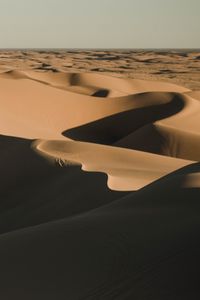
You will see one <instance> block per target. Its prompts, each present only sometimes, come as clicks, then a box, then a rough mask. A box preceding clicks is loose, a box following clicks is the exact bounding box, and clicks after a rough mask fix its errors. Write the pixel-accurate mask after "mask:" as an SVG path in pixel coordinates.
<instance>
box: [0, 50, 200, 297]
mask: <svg viewBox="0 0 200 300" xmlns="http://www.w3.org/2000/svg"><path fill="white" fill-rule="evenodd" d="M70 55H71V56H70ZM24 57H26V59H24ZM70 57H71V63H72V65H73V64H74V61H75V60H80V61H79V65H81V64H82V66H85V69H86V70H87V68H86V66H88V65H87V63H88V64H89V62H90V64H91V65H90V67H91V69H90V71H91V72H90V73H87V72H81V73H77V72H72V73H68V72H67V73H66V72H63V71H62V70H61V66H62V67H63V68H64V69H65V68H66V69H65V70H64V71H66V70H67V67H69V60H70ZM36 60H37V63H36ZM183 60H188V61H189V62H188V63H184V62H183ZM61 61H62V63H61ZM64 61H65V62H64ZM124 61H126V62H127V61H129V64H130V65H131V66H133V65H134V63H136V64H141V63H145V64H148V65H151V66H152V68H157V67H158V64H161V63H162V64H164V63H165V64H166V65H168V68H169V67H170V66H169V61H170V63H171V64H172V63H174V64H177V63H179V67H180V64H182V65H184V68H185V69H189V65H190V63H192V64H193V61H195V62H196V61H197V62H198V53H197V52H183V51H182V52H181V51H180V52H162V51H161V52H160V53H158V52H157V53H156V54H155V53H154V52H151V51H150V52H147V53H145V52H137V53H133V52H131V51H130V53H129V52H123V51H121V52H120V51H118V52H117V51H116V52H115V51H110V52H109V51H107V52H103V51H101V52H100V51H97V52H95V51H94V52H87V51H85V52H73V51H72V53H69V52H68V56H66V53H65V52H62V51H58V52H55V51H54V52H52V53H51V52H50V51H49V52H47V51H43V52H42V51H40V52H36V51H35V52H31V51H22V50H21V51H13V52H9V51H8V52H6V51H5V52H2V53H1V70H2V71H1V74H0V93H1V97H0V105H1V110H0V134H1V135H0V165H1V169H0V172H1V173H0V174H1V185H0V199H1V201H0V216H1V217H0V266H1V268H0V298H1V299H3V300H4V299H5V300H11V299H22V300H23V299H24V300H25V299H26V300H27V299H30V300H36V299H38V300H40V299H41V300H44V299H49V300H55V299H59V300H62V299H63V300H64V299H69V300H82V299H84V300H97V299H99V300H100V299H102V300H111V299H116V300H133V299H137V300H148V299H158V300H169V299H174V300H176V299H178V300H179V299H180V300H182V299H185V300H190V299H194V300H196V299H200V287H199V277H200V255H199V250H200V240H199V234H200V202H199V199H200V198H199V197H200V164H199V160H200V102H199V99H200V97H199V89H198V85H197V84H196V83H195V80H196V79H195V78H197V77H195V76H194V77H193V79H192V78H191V81H188V85H184V86H180V85H176V84H175V83H176V81H178V80H179V79H178V77H176V80H175V81H174V82H172V81H171V82H169V81H170V80H167V81H168V82H164V81H163V79H165V76H168V75H166V74H168V72H164V71H162V69H160V72H162V73H163V74H165V75H164V76H163V77H162V78H161V81H152V80H141V79H132V78H125V77H129V76H127V74H122V73H121V75H120V77H123V78H119V77H115V76H112V77H111V76H107V75H105V74H97V73H93V71H92V69H96V68H97V67H98V65H99V66H101V67H102V66H104V64H109V63H110V64H116V66H119V65H123V66H124V68H125V67H128V66H127V63H125V62H124ZM53 62H54V63H53ZM4 63H5V64H4ZM15 64H16V65H15ZM32 64H33V65H32ZM36 65H37V67H36ZM155 65H156V66H157V67H155ZM5 66H6V67H5ZM65 66H66V67H65ZM116 66H115V67H116ZM11 67H12V68H11ZM72 67H73V68H74V65H73V66H72ZM112 67H114V65H112ZM149 68H150V67H149ZM22 69H24V70H22ZM36 69H37V70H36ZM172 69H173V70H174V72H175V67H174V68H172ZM145 70H146V69H143V71H144V73H145V72H146V71H145ZM149 70H150V69H149ZM169 73H170V72H169ZM145 74H146V73H145ZM176 75H177V74H176ZM146 76H147V75H146ZM159 76H160V75H159ZM184 76H186V75H184ZM187 76H188V74H187ZM196 76H197V74H196ZM130 77H131V76H130ZM138 78H140V76H138ZM180 78H181V80H182V81H183V80H186V77H184V79H183V77H182V76H180ZM149 79H152V78H151V77H150V78H149ZM189 85H190V86H189ZM194 85H195V88H194V89H195V91H194V90H193V89H191V88H192V86H194Z"/></svg>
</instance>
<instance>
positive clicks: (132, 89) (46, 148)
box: [0, 70, 200, 191]
mask: <svg viewBox="0 0 200 300" xmlns="http://www.w3.org/2000/svg"><path fill="white" fill-rule="evenodd" d="M11 86H12V88H10V87H11ZM0 89H1V94H2V99H1V107H2V110H1V113H0V114H1V116H0V117H1V118H0V119H1V121H0V122H1V128H2V134H4V135H12V136H18V137H23V138H28V139H40V140H42V139H44V140H50V141H47V142H43V141H41V142H40V143H37V147H36V148H37V149H38V150H39V151H40V152H42V153H45V154H47V155H48V156H51V157H53V158H55V159H59V160H62V161H63V162H65V161H67V162H71V161H72V162H73V163H76V164H80V165H82V169H83V170H86V171H96V172H104V173H106V174H107V176H108V186H109V187H110V188H111V189H115V190H122V191H123V190H128V191H129V190H137V189H139V188H141V187H143V186H145V185H147V184H149V183H151V182H152V181H154V180H156V179H158V178H160V177H162V176H164V175H166V174H168V173H170V172H172V171H174V170H175V169H177V168H180V167H181V166H185V165H187V164H189V163H190V162H191V161H198V160H199V157H200V154H199V150H198V149H199V146H200V136H199V117H200V105H199V101H198V99H197V100H196V98H195V97H196V96H195V95H196V93H197V95H198V92H196V93H194V94H192V92H191V91H189V90H188V89H185V88H183V87H179V86H176V85H173V84H168V83H160V82H147V81H140V80H133V79H127V80H125V79H119V78H114V77H113V78H112V77H108V76H102V75H99V74H89V73H88V74H87V73H86V74H73V73H68V74H67V73H51V72H48V73H40V72H34V71H26V72H22V71H15V70H13V71H7V72H4V73H2V74H1V75H0ZM103 91H104V92H105V91H107V92H106V93H104V92H103ZM13 96H14V97H15V101H13ZM38 108H39V109H38ZM69 139H71V140H75V141H73V142H72V141H71V142H69ZM52 140H57V141H59V140H60V141H62V143H61V142H60V143H58V142H57V141H52ZM80 141H82V142H80ZM84 142H89V143H87V144H85V143H84ZM93 143H95V145H94V144H93ZM102 144H104V145H107V146H102ZM110 146H112V147H110ZM122 148H129V151H127V150H123V149H122ZM68 149H70V151H68ZM71 149H73V150H71ZM136 150H137V151H136ZM138 150H139V151H142V152H139V151H138ZM150 153H151V154H150ZM155 154H157V155H155ZM158 155H159V156H158ZM160 155H162V156H160ZM166 156H170V157H173V159H172V158H167V157H166ZM95 157H98V163H96V162H95ZM119 157H120V159H119ZM148 161H151V166H149V165H148V164H147V162H148ZM139 162H140V163H139ZM164 166H167V168H165V167H164Z"/></svg>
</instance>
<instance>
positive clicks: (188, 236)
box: [0, 164, 200, 300]
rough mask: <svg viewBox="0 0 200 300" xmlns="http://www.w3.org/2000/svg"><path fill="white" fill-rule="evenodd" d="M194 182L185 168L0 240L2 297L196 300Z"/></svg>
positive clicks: (192, 169) (198, 262)
mask: <svg viewBox="0 0 200 300" xmlns="http://www.w3.org/2000/svg"><path fill="white" fill-rule="evenodd" d="M199 174H200V168H199V164H195V165H191V166H188V167H186V168H184V169H182V170H179V172H175V173H172V174H170V175H169V176H167V177H165V178H163V179H161V180H159V181H158V182H155V183H153V184H152V185H150V186H148V187H146V188H144V189H142V190H140V191H139V192H137V193H136V194H129V195H128V196H127V197H122V198H121V199H120V200H118V201H115V202H113V203H111V204H108V205H107V206H104V207H102V208H97V209H95V210H93V211H90V212H88V213H85V214H82V215H80V216H75V217H73V218H70V219H67V218H64V219H63V220H60V221H57V222H51V223H47V224H44V225H39V226H35V227H32V228H26V229H22V230H18V231H13V232H10V233H7V234H3V235H1V236H0V257H4V258H5V257H6V260H5V259H3V260H2V261H1V274H3V276H2V278H1V284H2V288H1V290H0V295H1V297H2V298H4V299H11V298H12V297H13V296H14V295H15V296H16V295H20V296H21V299H27V296H28V297H29V299H52V300H53V299H55V298H59V299H66V298H67V299H106V300H110V299H123V300H131V299H133V298H137V299H140V300H143V299H144V300H146V299H152V298H154V299H166V300H167V299H169V298H170V299H190V297H191V296H192V298H193V299H198V297H199V296H200V291H199V282H198V278H199V275H200V274H199V266H200V259H199V247H200V244H199V238H198V237H199V230H200V227H199V226H200V223H199V208H200V207H199V205H200V204H199V196H200V195H199V193H200V192H199V191H200V190H199V185H198V186H197V185H193V184H192V182H191V178H190V177H191V176H194V177H195V176H196V177H197V178H198V182H199V179H200V178H199ZM156 195H157V196H156ZM85 200H86V199H85ZM93 200H94V201H95V198H94V199H93ZM13 249H14V251H13ZM8 261H9V263H8ZM13 266H15V267H13ZM86 274H87V276H86ZM10 286H12V289H11V288H10ZM77 287H78V288H77Z"/></svg>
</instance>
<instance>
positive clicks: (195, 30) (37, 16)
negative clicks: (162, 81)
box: [0, 0, 200, 48]
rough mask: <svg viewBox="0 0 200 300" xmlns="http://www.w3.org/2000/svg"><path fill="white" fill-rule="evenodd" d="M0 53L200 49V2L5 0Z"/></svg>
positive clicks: (2, 0)
mask: <svg viewBox="0 0 200 300" xmlns="http://www.w3.org/2000/svg"><path fill="white" fill-rule="evenodd" d="M0 48H200V0H0Z"/></svg>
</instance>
